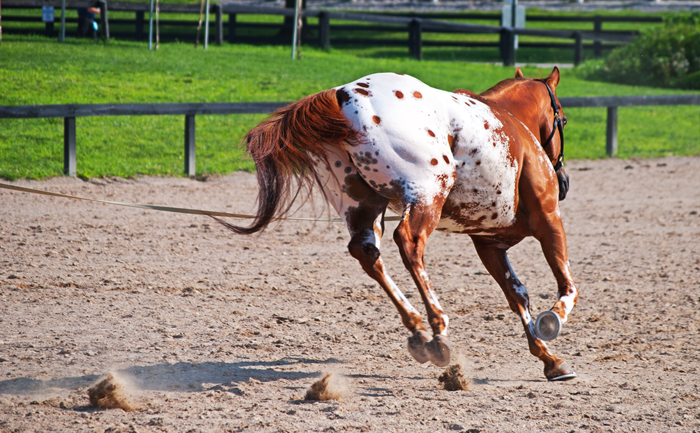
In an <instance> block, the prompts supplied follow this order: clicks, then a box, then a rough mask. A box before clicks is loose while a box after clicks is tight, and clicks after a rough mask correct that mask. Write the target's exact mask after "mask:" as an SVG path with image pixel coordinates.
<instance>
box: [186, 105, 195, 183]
mask: <svg viewBox="0 0 700 433" xmlns="http://www.w3.org/2000/svg"><path fill="white" fill-rule="evenodd" d="M185 174H186V175H187V176H189V177H194V174H195V171H194V114H186V115H185Z"/></svg>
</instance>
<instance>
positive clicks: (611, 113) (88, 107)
mask: <svg viewBox="0 0 700 433" xmlns="http://www.w3.org/2000/svg"><path fill="white" fill-rule="evenodd" d="M559 102H561V104H562V106H563V107H565V108H583V107H607V109H608V116H607V122H606V125H607V126H606V140H605V150H606V153H607V154H608V156H615V154H617V107H632V106H656V105H700V94H694V95H658V96H592V97H570V98H559ZM287 104H289V102H230V103H229V102H223V103H180V104H61V105H9V106H8V105H6V106H0V119H40V118H61V117H62V118H63V171H64V173H65V174H67V175H69V176H75V175H76V168H77V157H76V139H75V137H76V125H75V119H76V118H77V117H91V116H163V115H168V116H173V115H175V116H177V115H180V116H182V115H184V116H185V148H184V152H185V153H184V155H185V174H186V175H188V176H194V175H195V116H196V115H202V114H266V113H271V112H273V111H274V110H276V109H278V108H282V107H284V106H286V105H287Z"/></svg>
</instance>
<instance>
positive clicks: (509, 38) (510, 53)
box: [501, 27, 515, 66]
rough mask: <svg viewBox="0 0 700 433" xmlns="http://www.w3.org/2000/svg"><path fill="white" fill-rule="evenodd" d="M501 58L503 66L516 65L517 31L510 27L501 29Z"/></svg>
mask: <svg viewBox="0 0 700 433" xmlns="http://www.w3.org/2000/svg"><path fill="white" fill-rule="evenodd" d="M501 58H502V59H503V66H513V65H515V31H514V30H513V29H512V28H509V27H506V28H504V29H503V30H501Z"/></svg>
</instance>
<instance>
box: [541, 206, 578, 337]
mask: <svg viewBox="0 0 700 433" xmlns="http://www.w3.org/2000/svg"><path fill="white" fill-rule="evenodd" d="M541 219H542V221H541V222H540V223H538V224H537V225H535V230H534V232H535V238H537V240H538V241H539V242H540V246H541V247H542V252H543V253H544V257H545V258H546V259H547V263H548V264H549V267H550V268H551V269H552V273H553V274H554V278H555V279H556V280H557V295H558V296H557V301H556V302H555V303H554V306H553V307H552V311H553V312H555V313H556V314H557V315H558V316H559V319H560V320H561V323H566V321H567V319H568V318H569V313H570V312H571V310H572V309H573V308H574V306H575V305H576V302H577V301H578V289H577V288H576V286H575V285H574V279H573V277H572V276H571V269H570V267H569V257H568V254H567V251H566V234H565V233H564V226H563V224H562V222H561V218H559V216H558V215H557V214H551V215H548V216H543V217H542V218H541Z"/></svg>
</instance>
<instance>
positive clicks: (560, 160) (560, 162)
mask: <svg viewBox="0 0 700 433" xmlns="http://www.w3.org/2000/svg"><path fill="white" fill-rule="evenodd" d="M535 81H539V82H540V83H543V84H544V85H545V86H546V87H547V92H549V98H550V99H551V102H552V110H554V124H553V125H552V133H551V134H549V138H547V140H546V141H545V142H544V143H542V147H543V148H545V147H547V145H548V144H549V143H551V142H552V138H554V132H555V131H556V130H559V141H560V142H561V149H560V151H559V158H557V163H556V164H554V171H559V170H560V169H561V167H562V165H564V164H563V161H564V129H563V126H562V122H561V117H559V109H558V108H557V100H556V99H554V93H553V92H552V89H551V88H550V87H549V84H547V81H545V80H541V79H536V80H535Z"/></svg>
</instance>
